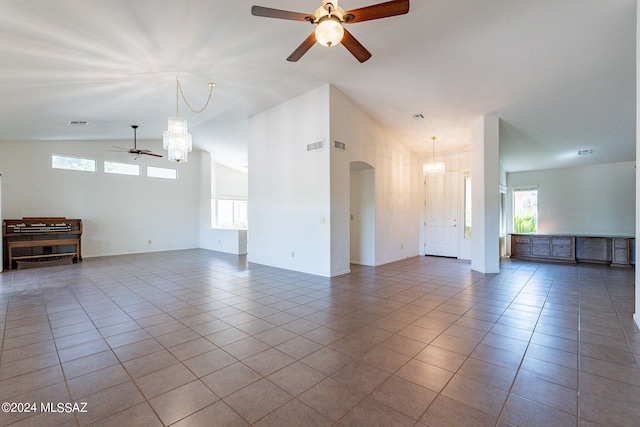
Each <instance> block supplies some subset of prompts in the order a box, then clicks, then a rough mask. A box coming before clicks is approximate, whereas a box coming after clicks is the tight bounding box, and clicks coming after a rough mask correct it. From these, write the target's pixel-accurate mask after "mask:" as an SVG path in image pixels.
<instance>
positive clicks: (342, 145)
mask: <svg viewBox="0 0 640 427" xmlns="http://www.w3.org/2000/svg"><path fill="white" fill-rule="evenodd" d="M333 146H334V147H335V148H336V150H341V151H345V150H346V149H347V146H346V145H345V143H344V142H340V141H334V142H333Z"/></svg>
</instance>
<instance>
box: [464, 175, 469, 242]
mask: <svg viewBox="0 0 640 427" xmlns="http://www.w3.org/2000/svg"><path fill="white" fill-rule="evenodd" d="M464 238H465V239H470V238H471V177H470V176H469V175H465V177H464Z"/></svg>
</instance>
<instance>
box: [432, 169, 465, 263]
mask: <svg viewBox="0 0 640 427" xmlns="http://www.w3.org/2000/svg"><path fill="white" fill-rule="evenodd" d="M425 190H426V195H425V197H426V199H425V200H426V205H425V211H426V215H425V229H426V236H425V255H436V256H446V257H454V258H457V257H458V223H457V222H458V172H457V171H451V172H446V173H445V174H444V175H427V176H426V185H425Z"/></svg>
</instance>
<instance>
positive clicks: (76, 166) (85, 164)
mask: <svg viewBox="0 0 640 427" xmlns="http://www.w3.org/2000/svg"><path fill="white" fill-rule="evenodd" d="M51 167H52V168H54V169H68V170H73V171H85V172H95V171H96V161H95V160H93V159H83V158H81V157H69V156H58V155H56V154H53V155H52V156H51Z"/></svg>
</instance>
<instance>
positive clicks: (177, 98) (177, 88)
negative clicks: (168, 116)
mask: <svg viewBox="0 0 640 427" xmlns="http://www.w3.org/2000/svg"><path fill="white" fill-rule="evenodd" d="M215 85H216V84H215V83H209V97H208V98H207V102H206V103H205V104H204V107H202V108H201V109H199V110H196V109H194V108H193V107H192V106H191V104H189V101H187V98H186V97H185V96H184V92H183V91H182V86H181V85H180V80H178V77H176V117H180V114H179V112H180V110H179V108H178V106H179V105H180V102H179V101H180V98H179V96H178V94H180V95H182V99H183V100H184V103H185V104H187V107H189V110H191V111H192V112H194V113H196V114H198V113H202V112H203V111H204V110H205V109H206V108H207V106H208V105H209V101H211V94H212V93H213V88H214V87H215Z"/></svg>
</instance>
